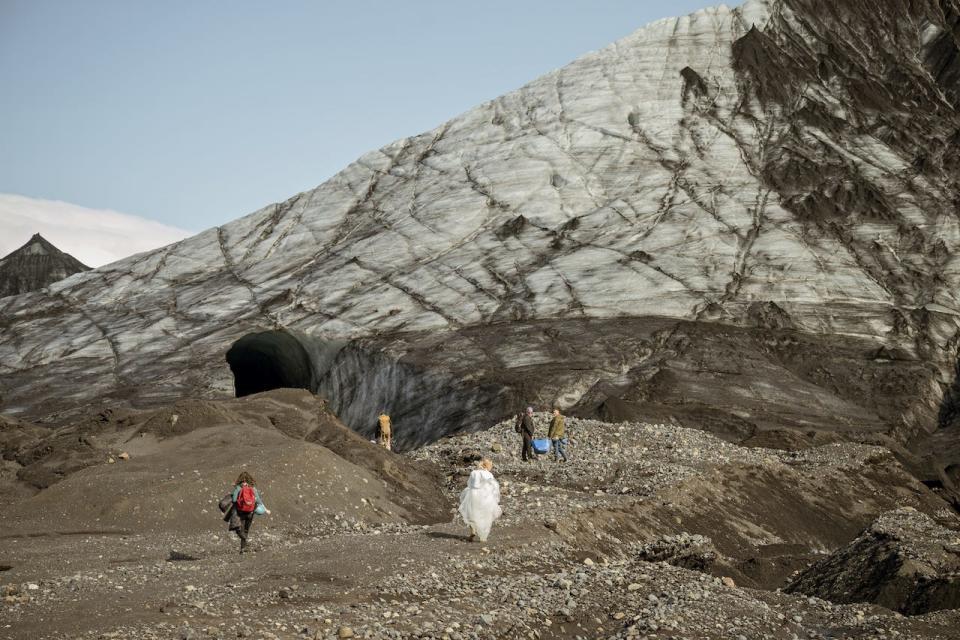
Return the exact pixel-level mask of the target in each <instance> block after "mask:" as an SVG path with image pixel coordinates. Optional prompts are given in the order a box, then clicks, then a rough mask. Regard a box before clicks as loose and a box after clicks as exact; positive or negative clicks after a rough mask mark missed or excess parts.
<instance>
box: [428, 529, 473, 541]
mask: <svg viewBox="0 0 960 640" xmlns="http://www.w3.org/2000/svg"><path fill="white" fill-rule="evenodd" d="M427 536H428V537H430V538H436V539H438V540H461V541H463V542H467V541H468V540H470V536H468V535H461V534H457V533H446V532H444V531H430V532H428V533H427Z"/></svg>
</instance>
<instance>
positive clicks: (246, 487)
mask: <svg viewBox="0 0 960 640" xmlns="http://www.w3.org/2000/svg"><path fill="white" fill-rule="evenodd" d="M255 484H256V483H255V482H254V480H253V476H251V475H250V474H249V473H247V472H246V471H243V472H241V473H240V476H239V477H238V478H237V482H236V483H235V485H234V487H233V494H232V502H233V514H232V515H233V516H234V517H232V518H230V528H231V529H233V530H234V531H236V532H237V537H238V538H240V553H243V552H244V551H246V549H247V537H248V536H249V535H250V526H251V525H252V524H253V516H254V515H257V514H264V513H265V514H268V515H269V514H270V510H269V509H267V508H266V507H265V506H263V502H262V501H261V500H260V492H259V491H258V490H257V487H256V486H255Z"/></svg>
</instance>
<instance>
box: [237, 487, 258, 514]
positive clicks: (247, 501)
mask: <svg viewBox="0 0 960 640" xmlns="http://www.w3.org/2000/svg"><path fill="white" fill-rule="evenodd" d="M256 508H257V494H256V493H254V492H253V487H251V486H250V485H248V484H245V485H243V486H241V487H240V493H238V494H237V511H239V512H240V513H253V511H254V510H255V509H256Z"/></svg>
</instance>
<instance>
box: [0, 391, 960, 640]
mask: <svg viewBox="0 0 960 640" xmlns="http://www.w3.org/2000/svg"><path fill="white" fill-rule="evenodd" d="M274 393H278V392H274ZM280 393H288V392H280ZM253 398H254V400H255V401H256V398H257V396H254V397H253ZM298 398H299V396H293V397H291V396H289V395H288V396H284V397H280V398H275V397H274V396H273V395H270V394H268V399H269V400H271V402H275V403H276V404H279V405H282V404H283V403H284V402H286V403H288V404H297V403H298V402H300V400H299V399H298ZM234 402H236V403H243V402H245V401H234ZM239 406H243V407H247V408H249V407H251V405H250V404H249V403H247V404H240V405H239ZM228 408H229V407H228ZM231 411H236V408H235V407H234V408H233V409H231ZM250 412H251V413H252V409H250ZM287 415H288V416H289V415H290V414H289V407H288V410H287ZM546 420H547V416H546V415H545V414H544V415H538V416H537V421H538V424H539V427H540V430H541V431H542V432H543V431H544V430H545V424H546ZM271 422H272V421H266V422H265V425H266V424H270V423H271ZM166 424H169V418H167V423H166ZM248 428H249V427H248ZM259 428H260V429H261V430H262V431H264V432H266V433H270V434H271V437H272V436H273V435H276V434H274V433H273V432H271V431H270V427H268V426H260V427H259ZM321 428H324V429H327V430H328V431H329V430H332V429H333V427H330V426H329V425H328V426H327V427H321ZM218 429H222V427H216V426H213V427H201V428H197V429H195V430H194V431H190V432H188V433H186V434H184V433H178V434H173V435H169V434H168V435H166V436H164V437H166V438H167V440H163V439H162V438H161V440H160V441H161V442H179V441H180V440H181V439H184V438H192V439H190V440H188V442H189V443H190V445H191V446H190V447H176V448H174V449H172V451H174V452H175V453H174V454H169V453H164V451H166V450H165V449H163V448H162V447H158V448H157V449H156V452H155V453H152V454H151V453H148V452H145V453H144V454H143V458H150V456H151V455H153V456H168V455H176V456H178V457H179V458H182V459H183V460H182V463H183V464H185V465H187V466H192V467H196V472H197V474H196V475H198V476H201V477H203V476H206V475H208V474H209V475H217V474H215V473H213V472H212V471H211V470H212V469H216V468H217V465H216V464H214V462H215V460H214V458H215V457H216V455H218V454H216V451H217V449H215V448H209V447H208V445H204V444H203V443H204V442H205V439H204V438H203V437H202V436H204V433H205V432H207V431H210V432H218V431H217V430H218ZM285 429H286V431H287V432H288V433H290V434H292V433H296V430H295V429H293V428H292V427H291V426H290V425H289V424H288V425H287V427H285ZM568 430H569V433H570V437H571V444H570V446H569V455H570V462H568V463H565V464H564V463H555V462H553V461H552V460H551V459H550V458H549V457H546V456H544V457H540V458H539V459H538V460H537V461H536V462H530V463H524V462H522V461H521V460H520V459H519V456H518V454H519V446H518V442H517V436H516V434H515V433H514V432H513V429H512V425H511V424H510V423H502V424H499V425H495V426H494V427H493V428H491V429H490V430H488V431H484V432H481V433H474V434H464V435H460V436H457V437H454V438H449V439H446V440H443V441H440V442H438V443H435V444H433V445H430V446H428V447H425V448H422V449H419V450H418V451H416V452H413V453H411V454H407V455H405V456H397V455H393V454H386V453H385V452H383V450H381V449H378V448H377V447H375V446H374V445H370V444H369V443H365V442H359V443H355V445H354V446H355V448H353V447H351V449H350V451H347V450H346V449H344V447H343V446H342V445H341V446H340V447H339V450H340V451H345V452H346V453H349V455H352V456H353V457H354V462H355V464H354V467H352V468H348V467H347V466H345V463H344V462H343V458H342V457H341V456H338V455H336V454H335V453H334V451H335V450H336V449H337V445H336V442H335V441H336V440H337V438H340V437H345V436H343V434H342V433H340V432H337V431H332V432H333V433H335V434H337V438H334V437H330V436H327V437H325V438H321V437H318V436H314V437H312V439H313V440H316V441H326V442H327V443H328V444H329V445H330V446H331V447H332V448H331V449H328V448H326V447H325V446H322V445H320V444H317V443H316V442H304V441H301V442H300V443H299V444H298V445H297V447H298V448H301V449H307V450H313V449H314V448H316V452H315V453H314V454H312V455H315V456H321V455H326V454H330V458H323V459H320V458H319V457H318V458H317V459H311V460H297V461H296V462H295V463H294V462H292V461H293V458H292V457H287V458H284V457H282V456H279V457H274V458H270V460H269V461H268V462H264V463H263V464H264V465H266V466H268V465H273V466H282V465H283V464H284V462H283V460H286V463H287V464H295V465H296V466H298V468H297V469H296V470H295V471H287V472H285V473H286V475H285V474H284V472H281V470H280V469H275V470H273V471H271V470H270V469H268V468H263V469H261V470H260V473H261V478H262V480H261V488H262V491H263V494H264V500H265V501H266V502H267V504H268V506H271V508H272V510H273V511H274V515H272V516H264V517H260V518H258V519H257V521H256V522H255V524H254V534H255V535H254V552H253V553H249V554H245V555H243V556H241V555H239V554H238V553H237V542H236V539H235V538H234V537H232V536H231V535H230V534H228V533H227V531H226V530H225V528H224V526H223V524H222V523H221V522H220V520H219V516H218V513H217V512H216V507H215V504H214V503H215V501H216V499H217V498H219V493H221V492H222V490H223V488H222V487H219V486H217V482H215V481H214V480H213V479H212V478H210V479H206V480H197V482H198V483H200V484H201V485H202V486H205V487H206V488H205V489H203V490H202V491H199V493H197V495H201V494H203V492H204V491H205V495H206V499H207V503H206V504H204V505H201V504H200V503H196V502H195V501H194V497H193V496H194V493H193V490H192V489H191V491H188V492H185V493H186V495H185V497H184V504H183V507H182V509H183V510H184V512H187V511H191V512H192V511H194V510H196V511H200V510H202V509H205V510H206V511H207V513H203V514H201V517H197V516H196V514H193V513H182V514H178V513H172V514H170V515H168V516H166V517H164V518H161V519H159V520H153V519H145V520H143V522H144V523H145V524H138V521H137V520H131V519H127V520H124V519H122V518H120V516H117V515H115V514H123V513H125V512H124V511H123V509H122V508H120V507H115V508H114V509H113V510H110V509H105V510H104V509H101V510H100V511H98V512H97V514H95V515H94V516H92V517H90V518H88V519H79V520H78V522H77V523H75V524H76V525H77V526H76V527H75V528H71V527H72V525H73V524H74V523H71V522H63V523H58V526H53V525H51V523H50V522H49V521H47V520H37V519H35V518H30V517H27V515H26V514H27V513H28V512H30V510H31V508H33V507H35V506H36V505H38V504H44V505H47V508H48V509H52V508H53V507H52V506H51V505H50V504H48V503H46V502H40V501H42V500H44V499H45V494H47V495H51V492H52V491H53V490H57V488H58V487H66V488H71V487H74V486H77V487H79V486H81V484H79V483H78V484H76V485H74V484H71V483H72V482H74V480H73V478H74V477H76V474H74V475H73V476H70V477H67V478H66V480H64V481H62V482H60V483H57V484H55V485H53V486H52V487H50V488H48V489H45V490H43V491H40V492H39V493H37V494H36V495H34V496H33V497H30V498H27V499H24V500H18V501H16V502H14V503H13V505H4V506H3V507H2V509H3V511H2V513H0V516H2V517H3V519H4V521H5V522H6V523H7V524H6V527H5V529H6V533H5V534H4V535H3V537H2V540H3V542H2V544H0V570H2V571H0V584H2V586H0V589H2V594H0V595H2V598H3V604H2V608H0V638H17V639H21V638H50V639H54V638H57V639H64V638H144V639H146V638H197V639H199V638H238V637H239V638H243V637H248V638H284V639H288V638H289V639H293V638H345V637H366V638H391V637H392V638H408V637H418V638H449V639H451V640H455V639H457V638H462V639H466V638H644V637H646V638H664V639H666V638H677V639H679V638H725V639H726V638H733V639H741V638H747V639H753V638H778V639H779V638H783V639H793V638H884V637H885V638H944V639H945V638H957V637H960V632H958V631H957V629H960V612H958V611H957V610H942V611H937V612H934V613H927V614H923V615H916V616H904V615H902V614H900V613H896V612H894V611H892V610H890V609H886V608H883V607H881V606H878V605H876V604H871V603H869V602H863V603H854V604H834V603H831V602H829V601H827V600H824V599H821V598H818V597H812V596H808V595H793V594H787V593H784V592H783V591H781V590H780V587H785V586H786V585H787V584H788V582H789V581H790V580H791V579H796V578H797V577H798V576H800V575H801V572H803V571H804V570H805V569H807V568H808V567H809V566H811V565H813V564H814V563H815V562H816V561H820V560H824V559H825V558H827V557H828V554H830V553H831V552H834V551H836V550H839V549H842V548H844V547H845V546H846V545H848V544H849V543H851V542H852V541H854V540H855V539H856V538H857V537H858V535H859V534H860V533H861V532H863V531H865V530H866V529H867V528H868V527H870V526H871V523H873V522H874V521H875V520H876V519H877V518H878V517H880V516H882V515H883V514H885V513H887V512H889V511H891V510H893V509H898V508H901V509H902V508H905V507H909V508H910V509H913V510H914V511H898V512H896V513H897V514H898V515H896V516H888V517H896V518H898V519H900V520H902V519H903V518H910V517H911V516H910V515H909V514H915V515H916V516H917V517H923V518H924V522H925V523H927V524H925V525H923V526H921V528H920V530H921V531H924V530H926V531H929V530H931V529H930V527H936V528H937V529H936V530H937V531H938V532H944V531H945V532H951V531H952V532H953V535H960V534H958V533H957V531H958V530H960V519H958V518H957V516H956V514H955V513H954V512H953V511H951V510H950V509H948V508H947V506H946V504H945V503H943V502H942V501H941V500H940V499H939V498H938V497H937V496H935V495H934V494H933V493H931V492H930V491H929V490H928V489H927V488H926V487H924V486H923V485H921V484H919V483H918V482H916V481H915V480H914V479H913V478H912V477H911V476H909V475H908V474H906V473H905V472H904V471H903V470H902V469H901V468H900V466H899V464H898V463H897V462H896V460H895V459H894V458H893V456H892V455H891V454H890V453H889V452H887V451H886V450H884V449H881V448H878V447H869V446H864V445H853V444H833V445H828V446H823V447H817V448H810V449H806V450H804V451H802V452H792V453H791V452H783V451H776V450H767V449H750V448H744V447H739V446H737V445H733V444H729V443H727V442H724V441H722V440H719V439H717V438H715V437H713V436H710V435H708V434H706V433H704V432H700V431H695V430H687V429H683V428H679V427H673V426H667V425H653V424H643V423H621V424H606V423H601V422H594V421H586V420H577V419H574V418H571V419H568ZM300 435H301V436H302V435H303V434H302V433H301V434H300ZM284 437H285V438H287V439H288V440H289V439H290V438H291V436H290V435H284ZM264 438H265V440H264V443H263V444H262V445H261V446H263V447H268V444H269V442H270V440H269V439H267V436H264ZM191 447H192V449H193V451H194V452H195V453H197V454H198V455H202V456H205V457H207V458H208V459H210V462H209V463H208V465H207V466H206V467H205V466H203V465H199V464H197V463H196V462H197V461H196V460H195V459H190V450H191ZM204 447H207V448H204ZM321 452H326V454H321ZM358 452H359V453H358ZM364 454H365V455H366V457H367V458H369V459H371V460H373V459H384V460H385V461H386V462H388V463H389V464H390V465H395V466H396V468H398V469H403V468H407V467H411V468H415V469H428V468H434V469H437V473H435V474H434V475H429V474H425V475H423V476H420V475H416V474H415V473H414V472H413V471H410V472H408V476H407V478H408V481H409V482H411V483H413V484H416V483H427V482H435V483H439V484H440V485H441V487H442V497H441V500H442V501H443V502H444V504H445V506H444V513H445V514H446V515H444V516H442V517H440V518H434V520H441V521H440V522H437V521H434V522H425V521H424V520H429V518H423V517H420V516H417V515H416V514H415V513H414V512H413V511H412V510H410V509H407V510H403V511H401V510H400V508H399V507H398V509H397V510H396V511H395V512H394V514H393V515H392V516H390V517H388V516H387V515H385V514H384V513H381V512H379V511H378V510H377V509H374V508H373V506H372V505H371V501H373V500H382V501H383V502H382V504H384V505H385V504H387V501H388V500H390V496H391V494H390V492H389V491H385V492H380V491H379V490H378V491H373V490H372V489H370V487H371V485H376V484H378V483H379V482H383V480H382V477H378V476H377V475H376V474H375V473H374V470H375V469H376V468H377V467H378V466H379V467H383V466H384V465H383V464H380V465H367V466H365V465H364V464H363V457H364ZM290 455H292V454H290ZM484 455H486V456H490V457H491V458H492V459H493V460H494V464H495V466H494V473H495V475H497V477H498V478H499V479H500V482H501V486H502V490H503V500H502V504H503V509H504V516H503V518H502V519H501V520H500V521H499V522H498V523H497V525H496V526H495V528H494V531H493V534H492V535H491V538H490V540H489V542H488V543H486V544H480V543H471V542H468V541H467V540H466V530H465V529H464V528H463V526H462V525H460V524H458V523H456V522H455V521H454V511H455V505H456V497H457V494H458V493H459V491H460V490H461V489H462V487H463V485H464V483H465V478H466V475H467V474H468V473H469V471H470V469H471V468H472V466H473V462H474V461H475V460H476V459H478V458H479V457H480V456H484ZM268 457H269V456H268ZM160 460H164V461H165V463H166V464H169V465H172V464H174V461H172V460H169V459H167V458H162V457H161V458H153V459H152V461H151V460H147V461H145V462H144V464H146V462H151V463H152V466H156V463H157V462H158V461H160ZM230 462H231V463H235V462H236V461H235V460H234V459H231V460H230ZM136 463H137V458H136V457H133V458H131V459H130V460H125V461H116V460H115V461H114V462H113V463H109V462H107V461H106V460H103V461H101V462H100V463H99V464H95V465H93V466H90V467H86V468H85V469H83V470H82V471H81V472H78V473H79V475H80V477H81V479H82V480H83V483H85V484H86V486H88V487H91V490H95V489H96V488H98V487H115V486H116V485H112V484H105V483H106V479H107V478H109V477H111V476H115V475H118V474H125V473H130V471H129V469H132V468H133V467H132V465H133V464H136ZM124 465H131V466H124ZM310 465H312V466H310ZM327 468H331V469H335V470H336V471H337V473H338V474H339V475H337V474H334V473H332V472H331V473H327V472H325V469H327ZM351 470H352V473H353V475H352V476H351V475H350V473H349V472H350V471H351ZM142 472H143V471H142V470H141V471H138V472H137V473H142ZM178 474H179V472H178V471H177V472H176V473H175V474H174V475H175V476H176V477H175V478H174V480H173V482H177V479H178V478H179V475H178ZM221 475H222V474H221ZM124 477H125V478H126V480H127V483H128V484H130V482H131V481H132V477H131V476H124ZM294 478H299V479H298V480H294ZM427 478H433V480H428V479H427ZM218 479H219V476H218ZM297 482H299V487H297V486H296V483H297ZM364 486H365V487H367V490H366V491H365V490H364V488H363V487H364ZM59 490H60V491H65V489H59ZM419 491H420V494H421V495H424V496H426V495H428V493H427V489H425V488H420V489H419ZM381 493H383V495H380V494H381ZM67 495H70V494H69V493H68V494H67ZM73 495H74V496H76V500H77V501H82V500H83V499H84V497H83V496H84V494H83V493H82V491H80V490H77V492H76V493H74V494H73ZM151 495H166V492H165V491H161V492H160V493H159V494H152V493H145V492H139V493H138V492H137V491H132V492H129V493H128V494H127V495H123V496H119V497H118V498H117V501H118V502H129V501H135V500H143V501H144V508H148V509H149V508H150V504H149V503H147V502H146V498H145V497H144V496H151ZM297 496H299V498H298V497H297ZM333 496H338V497H337V499H336V500H334V499H333ZM47 499H49V498H47ZM100 499H102V500H106V499H105V498H102V497H101V498H100ZM321 502H322V503H324V504H323V505H320V504H319V503H321ZM98 504H99V503H98ZM390 504H397V501H396V500H395V499H394V502H391V503H390ZM167 506H168V505H167V504H166V503H163V504H162V508H163V509H166V508H167ZM157 507H158V508H160V507H161V505H160V504H159V503H158V504H157ZM385 509H386V508H385V507H384V510H385ZM78 518H79V517H78ZM98 519H99V520H98ZM119 525H123V526H119ZM924 526H925V527H927V528H926V529H924V528H923V527H924ZM901 528H902V527H901ZM944 535H949V534H944Z"/></svg>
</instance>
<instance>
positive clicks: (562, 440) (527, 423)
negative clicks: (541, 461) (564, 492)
mask: <svg viewBox="0 0 960 640" xmlns="http://www.w3.org/2000/svg"><path fill="white" fill-rule="evenodd" d="M514 430H515V431H516V432H517V433H519V434H520V435H521V437H522V438H523V442H522V443H521V445H520V458H521V459H522V460H523V461H524V462H529V461H531V460H534V459H536V453H535V452H534V435H535V433H536V429H535V427H534V424H533V407H527V410H526V411H525V412H520V414H519V415H517V422H516V425H514ZM566 431H567V430H566V425H565V424H564V420H563V416H562V415H561V414H560V409H554V410H553V416H552V417H551V418H550V427H549V428H548V429H547V438H548V439H549V440H550V450H552V451H553V459H554V461H556V462H560V461H563V462H566V461H567V451H566V446H567V432H566ZM540 453H546V451H540Z"/></svg>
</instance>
